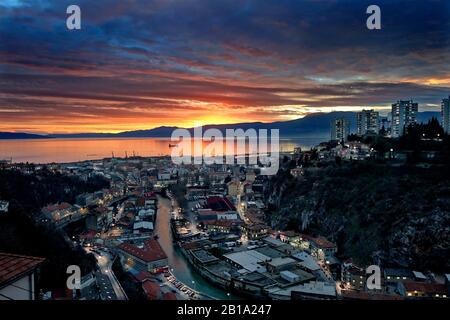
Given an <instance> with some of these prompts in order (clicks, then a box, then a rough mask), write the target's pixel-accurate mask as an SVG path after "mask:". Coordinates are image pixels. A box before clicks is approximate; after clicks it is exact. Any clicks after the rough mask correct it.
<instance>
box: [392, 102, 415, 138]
mask: <svg viewBox="0 0 450 320" xmlns="http://www.w3.org/2000/svg"><path fill="white" fill-rule="evenodd" d="M418 111H419V105H418V104H417V103H416V102H413V101H412V100H399V101H397V102H396V103H394V104H392V122H391V136H392V137H394V138H398V137H400V136H402V135H403V133H404V132H405V130H407V128H408V126H409V125H412V124H415V123H416V122H417V113H418Z"/></svg>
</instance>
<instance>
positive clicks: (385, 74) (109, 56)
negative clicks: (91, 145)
mask: <svg viewBox="0 0 450 320" xmlns="http://www.w3.org/2000/svg"><path fill="white" fill-rule="evenodd" d="M78 2H79V5H80V7H81V9H82V19H83V20H82V30H81V31H79V32H69V31H67V30H66V29H65V17H66V15H65V8H66V7H67V5H68V4H71V3H69V1H65V0H63V1H57V2H56V1H43V0H39V1H38V0H36V1H33V0H23V1H19V0H16V1H6V2H2V4H1V5H0V38H1V39H2V41H1V42H0V92H2V94H1V95H0V116H1V117H2V124H0V129H2V128H14V127H17V128H19V127H20V128H24V127H27V126H28V128H29V130H31V131H32V130H34V128H37V127H36V123H37V122H39V119H45V122H46V124H47V129H48V130H58V129H57V128H61V127H63V125H62V124H64V125H67V124H68V123H71V124H70V125H69V130H73V131H80V130H81V131H83V130H84V128H83V119H89V122H90V123H92V124H95V123H96V122H97V123H98V124H99V125H100V124H104V123H107V122H108V121H109V123H110V124H111V128H113V129H114V128H119V127H120V128H123V127H127V128H128V127H129V128H132V127H134V126H138V127H142V128H144V127H154V126H157V125H162V124H173V125H176V124H180V125H183V124H186V123H187V122H188V121H192V120H193V119H194V118H196V117H206V115H205V113H208V114H209V116H210V117H211V118H214V120H215V121H222V122H229V121H233V120H234V119H236V120H244V121H253V120H254V121H276V120H280V119H285V118H286V117H294V116H296V115H298V116H303V115H305V114H306V113H307V112H309V111H310V110H324V111H326V110H331V109H333V108H338V107H346V108H347V107H350V108H351V107H354V108H355V109H356V108H360V107H361V106H366V107H371V106H376V107H383V106H384V107H388V106H389V105H390V103H392V102H393V101H395V100H397V99H402V98H414V99H416V100H417V101H418V102H419V103H421V104H423V106H424V107H425V106H428V107H427V108H430V107H429V105H438V104H439V101H440V99H442V98H443V97H445V96H448V95H449V92H450V81H449V79H450V65H449V63H448V57H449V56H450V45H449V38H450V21H449V20H448V13H449V12H450V4H449V3H448V2H447V1H439V0H434V1H432V2H423V3H422V2H411V1H400V0H398V1H387V0H383V1H378V4H379V5H380V7H381V9H382V26H383V29H382V30H379V31H369V30H367V28H366V27H365V19H366V17H367V15H366V14H365V9H366V8H367V6H368V5H369V4H371V3H370V2H369V1H365V0H363V1H350V0H346V1H312V0H311V1H301V0H292V1H284V2H283V5H281V4H280V3H279V2H278V1H257V0H255V1H242V2H239V3H238V4H237V3H236V2H231V1H222V0H217V1H208V2H205V1H195V0H186V1H162V0H160V1H131V0H123V1H117V2H111V1H105V0H98V1H95V2H93V1H87V0H80V1H78ZM20 110H22V111H20ZM75 118H78V119H80V120H79V121H76V120H75ZM55 128H56V129H55ZM90 128H91V127H90ZM102 128H103V127H102ZM39 130H42V127H39Z"/></svg>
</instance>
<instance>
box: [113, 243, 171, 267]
mask: <svg viewBox="0 0 450 320" xmlns="http://www.w3.org/2000/svg"><path fill="white" fill-rule="evenodd" d="M119 249H120V250H122V251H124V252H126V253H128V254H129V255H132V256H134V257H136V258H138V259H141V260H142V261H144V262H153V261H158V260H163V259H167V256H166V254H165V252H164V251H163V249H162V248H161V246H160V245H159V243H158V241H157V240H154V239H149V240H146V241H145V242H144V247H143V248H139V247H136V246H135V245H132V244H129V243H121V244H120V245H119Z"/></svg>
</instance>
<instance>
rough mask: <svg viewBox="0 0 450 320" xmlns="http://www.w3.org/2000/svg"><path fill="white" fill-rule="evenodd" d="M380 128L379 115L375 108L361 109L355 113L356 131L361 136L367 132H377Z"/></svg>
mask: <svg viewBox="0 0 450 320" xmlns="http://www.w3.org/2000/svg"><path fill="white" fill-rule="evenodd" d="M379 128H380V115H379V113H378V112H377V111H375V110H362V111H361V112H358V113H357V114H356V130H357V131H356V132H357V134H358V135H360V136H363V135H365V134H368V133H375V134H377V133H378V131H379Z"/></svg>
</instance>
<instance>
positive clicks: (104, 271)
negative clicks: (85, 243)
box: [89, 249, 128, 300]
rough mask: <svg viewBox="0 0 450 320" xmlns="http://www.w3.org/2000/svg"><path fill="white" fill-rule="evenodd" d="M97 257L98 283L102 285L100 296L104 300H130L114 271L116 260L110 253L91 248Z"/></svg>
mask: <svg viewBox="0 0 450 320" xmlns="http://www.w3.org/2000/svg"><path fill="white" fill-rule="evenodd" d="M89 251H90V252H91V253H93V254H94V256H95V258H96V259H97V265H98V267H99V272H97V273H96V277H97V284H98V285H99V287H100V296H101V297H102V299H103V300H128V298H127V295H126V294H125V291H124V290H123V288H122V286H121V285H120V283H119V281H118V280H117V278H116V276H115V275H114V272H113V271H112V264H113V262H114V260H113V258H112V256H111V254H110V253H108V252H106V251H103V250H100V249H96V251H97V252H94V251H92V250H89Z"/></svg>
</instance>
